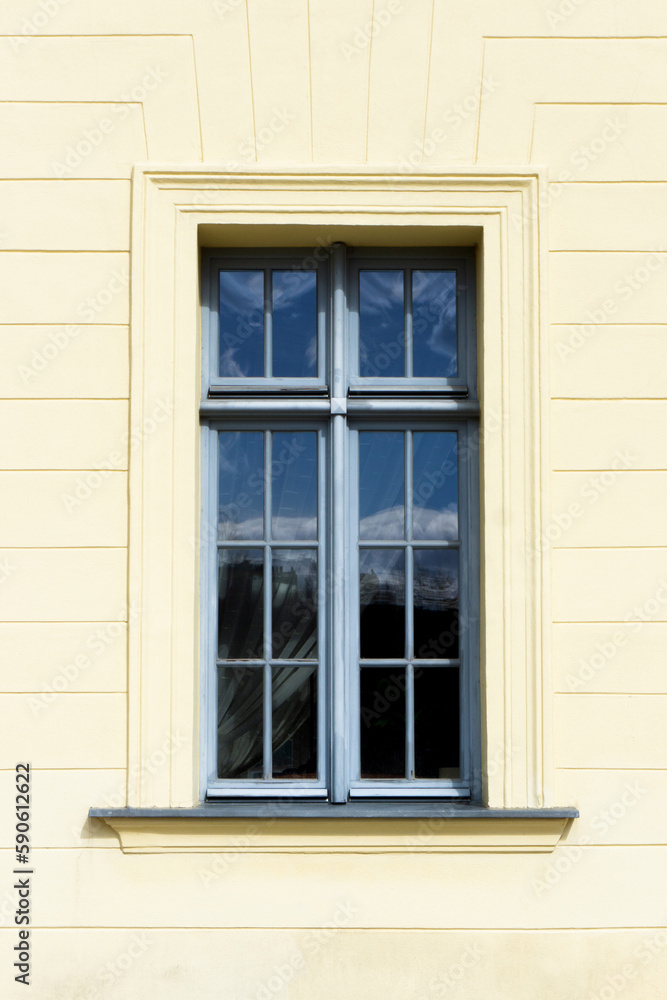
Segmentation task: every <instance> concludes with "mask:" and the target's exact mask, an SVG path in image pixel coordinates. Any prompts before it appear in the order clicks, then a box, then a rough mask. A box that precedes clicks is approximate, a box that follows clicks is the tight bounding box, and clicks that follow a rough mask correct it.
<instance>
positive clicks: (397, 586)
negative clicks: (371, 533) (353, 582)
mask: <svg viewBox="0 0 667 1000" xmlns="http://www.w3.org/2000/svg"><path fill="white" fill-rule="evenodd" d="M359 603H360V619H361V621H360V638H361V656H362V659H373V658H378V659H380V658H381V659H398V658H402V657H404V656H405V555H404V553H403V550H402V549H362V550H361V552H360V553H359Z"/></svg>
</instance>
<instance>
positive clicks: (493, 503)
mask: <svg viewBox="0 0 667 1000" xmlns="http://www.w3.org/2000/svg"><path fill="white" fill-rule="evenodd" d="M545 183H546V182H545V178H544V176H543V172H542V171H541V170H540V169H536V168H533V167H531V168H529V169H525V170H524V169H521V168H517V169H511V170H510V169H503V168H499V169H497V170H489V169H484V170H475V169H469V170H462V171H460V172H458V171H454V172H443V173H438V172H433V171H429V170H423V171H421V170H419V171H415V172H414V173H413V174H410V175H401V174H398V173H395V172H392V171H377V170H370V169H369V170H368V171H366V170H363V169H358V168H356V169H340V170H339V169H336V171H335V173H334V172H327V171H326V170H323V169H319V168H313V169H303V170H300V171H297V170H292V169H286V170H266V171H263V170H259V169H258V170H254V171H253V172H252V173H241V172H239V173H229V172H224V171H216V170H211V169H208V168H205V167H193V168H182V167H177V168H174V167H173V166H169V165H168V166H164V167H156V166H154V165H151V166H147V167H137V168H135V171H134V180H133V230H132V315H131V361H132V381H131V411H130V412H131V429H132V434H133V443H134V444H135V447H134V448H133V453H132V461H131V465H130V540H129V598H130V606H131V607H132V608H134V609H135V610H136V615H135V620H134V621H133V622H131V623H130V626H129V648H128V655H129V690H128V702H129V704H128V807H129V811H131V812H133V813H134V811H135V809H136V808H140V809H142V811H143V809H155V808H158V809H164V808H167V809H174V810H179V809H183V808H194V807H196V806H197V805H198V802H199V797H200V796H199V774H200V760H199V752H200V751H199V748H200V740H199V720H198V715H199V636H198V627H199V608H198V591H199V553H198V541H197V540H198V538H199V497H198V496H197V490H196V486H195V485H194V484H198V483H199V482H200V469H199V458H198V456H199V433H200V431H199V399H200V372H199V365H200V332H199V322H198V316H199V312H200V301H199V282H200V273H199V246H200V245H207V246H224V245H230V246H231V245H240V241H241V242H245V244H246V245H256V246H269V245H273V246H284V245H288V244H289V243H290V242H292V241H293V243H294V245H303V244H304V243H309V242H310V243H311V245H317V243H316V239H317V237H318V235H319V236H320V238H321V241H322V239H323V240H324V242H329V241H330V240H331V239H345V235H344V234H345V233H346V232H347V233H349V232H350V231H351V229H353V230H354V232H355V233H356V234H357V235H358V237H359V238H360V239H361V240H364V241H365V242H366V243H367V244H369V245H381V244H382V243H386V244H387V245H417V244H419V243H420V242H421V243H424V245H426V241H427V239H428V240H431V241H432V245H434V244H437V245H451V246H460V245H477V246H478V248H479V249H478V262H477V273H478V288H479V292H478V339H479V348H478V359H479V367H480V370H479V386H480V401H481V411H482V417H481V421H482V424H481V427H482V433H481V442H482V443H481V449H482V455H481V527H482V546H481V547H482V566H481V575H482V592H481V603H482V664H481V685H482V754H483V765H482V770H483V775H482V778H483V801H484V803H485V805H486V806H487V807H488V808H496V809H511V808H519V809H530V810H540V812H541V810H542V808H543V807H545V806H552V805H553V800H552V794H553V793H552V776H553V758H552V749H551V680H550V665H549V648H548V623H549V621H550V617H549V585H548V579H549V566H548V563H547V560H548V553H545V552H544V551H543V550H542V548H541V546H539V544H538V543H537V542H536V539H539V538H540V537H541V525H542V523H543V522H544V519H545V518H544V508H545V505H546V502H547V495H548V491H547V485H548V484H547V479H546V476H547V470H548V461H547V441H546V420H545V408H546V405H547V379H546V356H547V352H546V349H545V345H546V337H545V331H546V324H545V294H544V287H543V285H542V282H543V275H544V273H545V268H544V266H543V261H544V247H543V243H542V236H541V232H540V225H539V212H538V204H539V192H540V189H541V188H542V187H543V186H544V185H545ZM304 234H311V235H312V241H309V239H308V238H306V236H305V235H304ZM330 234H331V235H330ZM348 239H349V237H348ZM360 239H357V240H356V242H357V243H359V242H360ZM165 407H167V408H168V409H169V411H170V413H171V420H170V421H164V420H163V422H161V423H158V419H157V416H156V414H157V412H158V411H159V413H160V414H161V415H162V414H163V412H164V408H165ZM230 407H231V408H232V409H233V400H230ZM169 740H171V743H170V750H169V752H168V753H165V752H162V753H161V757H162V758H166V759H165V760H164V761H162V762H161V763H160V764H159V765H157V764H156V763H155V761H156V759H157V756H158V754H159V752H160V748H161V747H163V746H164V745H165V741H169ZM463 808H465V807H463ZM129 811H128V812H125V813H124V814H125V815H126V816H127V815H129ZM111 812H112V811H110V810H94V811H93V813H92V815H97V816H100V817H101V816H102V813H105V814H110V813H111ZM557 813H558V815H559V816H560V817H561V819H562V821H563V822H564V821H565V819H566V818H567V817H571V816H573V815H575V814H576V810H571V809H569V810H568V809H566V810H557ZM549 814H550V816H551V818H552V819H553V818H554V813H553V811H552V810H549ZM534 815H536V816H537V813H535V814H534ZM542 815H544V813H542ZM105 818H109V817H107V816H105ZM193 818H194V817H193ZM508 818H509V817H508ZM143 822H144V823H145V822H146V820H145V819H144V820H143ZM559 822H561V821H560V820H559Z"/></svg>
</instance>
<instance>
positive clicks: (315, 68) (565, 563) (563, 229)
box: [0, 0, 667, 1000]
mask: <svg viewBox="0 0 667 1000" xmlns="http://www.w3.org/2000/svg"><path fill="white" fill-rule="evenodd" d="M372 16H373V17H375V19H376V27H375V29H374V30H373V31H370V30H369V28H368V25H369V22H370V19H371V17H372ZM0 35H1V36H2V37H0V52H1V53H2V55H1V57H0V132H1V133H2V135H3V141H2V143H1V144H0V358H1V361H2V363H1V364H0V470H1V471H0V644H1V646H2V651H3V655H2V664H3V668H2V672H1V674H0V685H1V687H2V694H0V711H1V713H2V714H1V718H2V725H1V726H0V753H1V754H2V759H1V761H0V768H1V769H2V770H0V831H1V834H2V836H1V841H0V847H2V849H1V850H0V860H1V861H2V865H1V866H0V900H1V901H0V981H2V983H3V986H2V989H1V991H0V992H2V995H3V996H12V997H13V996H15V995H16V996H22V995H23V994H22V992H21V991H22V989H23V987H22V986H21V984H14V983H13V982H12V980H13V975H14V972H13V970H12V962H13V961H14V960H15V959H14V953H13V951H12V949H13V947H14V945H15V944H16V942H17V928H16V927H15V926H14V923H13V920H14V916H13V914H14V910H15V905H16V890H15V889H13V888H12V886H13V878H14V877H13V875H12V870H13V867H14V865H15V861H14V851H13V849H12V847H13V842H14V821H15V816H14V808H13V804H14V795H15V788H14V766H15V764H16V762H17V761H19V760H26V759H27V760H30V761H31V764H32V767H33V768H34V770H35V774H34V782H33V811H34V815H33V822H34V827H33V835H32V836H33V847H34V867H35V874H34V876H33V880H34V885H33V896H32V901H33V918H34V923H33V928H34V930H33V934H32V937H31V948H32V950H33V951H34V957H33V968H32V983H33V985H32V994H31V996H32V997H33V998H35V1000H42V998H43V1000H60V998H63V1000H64V998H67V1000H84V998H85V1000H98V998H99V1000H104V998H106V997H113V998H114V1000H125V998H127V1000H139V998H144V997H156V998H158V997H159V998H160V1000H194V998H199V997H202V998H213V997H216V998H217V997H221V998H224V1000H255V998H260V1000H268V998H273V997H277V998H279V1000H283V998H285V1000H287V998H289V1000H315V998H317V1000H328V998H331V1000H334V998H336V1000H338V998H339V997H343V996H344V997H346V998H349V1000H353V998H357V997H359V998H361V997H373V998H375V997H377V998H382V1000H385V998H392V1000H393V998H396V1000H405V998H412V997H414V998H415V1000H418V998H436V997H440V996H448V997H449V996H452V997H458V998H461V1000H478V998H480V997H483V998H484V1000H510V998H511V1000H538V998H542V997H544V998H548V1000H572V998H582V1000H592V998H593V997H595V998H599V1000H611V998H613V997H615V996H616V995H619V994H621V993H622V995H623V997H624V1000H645V998H650V997H656V998H658V997H661V996H665V986H664V983H665V981H666V980H667V934H666V933H665V932H663V931H662V930H661V927H662V925H663V923H664V919H665V900H666V899H667V877H666V876H667V866H666V850H665V847H664V846H663V843H664V841H665V835H666V832H667V806H666V804H665V803H666V802H667V772H666V770H665V769H666V768H667V750H666V749H665V740H664V714H663V704H664V703H663V701H662V697H661V696H664V695H665V694H667V680H666V678H667V671H665V669H664V663H665V643H666V642H667V559H666V558H665V552H666V551H667V517H666V516H665V510H666V506H667V445H666V443H665V442H666V441H667V435H666V434H665V426H667V404H666V403H665V401H664V399H661V396H664V395H665V378H666V373H667V326H665V323H666V321H667V291H666V290H667V282H666V281H665V275H667V247H666V246H665V242H666V240H667V236H666V235H665V234H666V233H667V182H665V156H666V153H667V146H666V140H665V135H666V131H665V125H666V124H667V77H666V76H665V68H664V67H665V62H666V58H667V37H662V36H663V35H664V36H667V8H663V7H660V6H659V5H656V4H655V3H653V2H650V0H617V2H615V3H613V4H611V3H609V2H603V0H513V2H512V3H510V4H500V3H497V2H496V0H483V2H479V3H474V4H472V3H470V4H461V3H459V4H454V3H453V2H451V0H374V2H373V0H247V2H246V0H190V2H188V3H184V2H182V0H179V2H176V0H159V2H158V0H134V2H130V0H116V2H115V3H101V2H99V0H6V2H5V3H4V4H3V7H2V10H1V11H0ZM139 163H141V164H148V165H149V166H152V165H158V164H160V165H162V164H169V165H170V167H171V168H172V169H173V170H174V171H178V170H183V171H186V170H187V169H188V168H192V167H195V166H197V165H202V164H204V165H207V166H210V167H211V168H215V169H216V170H218V171H221V170H222V171H224V170H225V169H230V170H232V171H235V172H239V171H240V172H242V171H244V170H252V169H253V168H255V167H257V166H258V165H259V166H260V167H262V168H266V169H267V170H268V169H270V168H294V169H295V170H299V169H301V168H313V167H321V168H322V169H323V171H324V172H328V173H333V174H335V173H336V169H337V168H343V167H358V168H362V169H366V168H377V169H378V170H389V171H393V172H394V173H395V174H397V175H401V176H407V177H409V176H411V175H412V174H414V175H415V176H417V175H419V172H420V171H422V172H423V171H424V170H426V169H430V170H434V171H442V173H443V174H447V173H448V172H452V171H454V172H455V171H459V172H461V173H465V172H466V171H469V172H470V173H471V174H472V173H475V172H476V173H477V174H479V173H483V172H484V169H485V168H489V169H491V168H493V171H495V172H496V173H503V172H506V173H507V174H514V173H516V172H521V171H524V172H528V173H529V172H530V168H531V166H534V167H535V168H544V171H546V173H545V172H542V173H541V174H540V176H541V177H542V178H543V179H544V178H545V177H546V179H547V183H546V184H544V183H543V182H541V186H540V195H539V212H538V227H539V233H540V238H541V240H542V246H543V250H544V253H543V254H542V255H541V256H540V258H539V261H538V263H537V265H536V266H537V268H538V270H539V272H540V273H539V274H538V275H537V278H536V280H538V282H539V283H540V284H539V287H540V288H541V308H542V310H543V311H545V315H546V317H547V319H548V320H549V322H550V327H549V329H548V336H549V338H550V339H549V349H550V357H549V359H548V360H549V363H548V366H547V365H546V363H545V364H544V365H543V367H542V368H541V369H540V381H541V385H540V387H539V388H540V391H541V393H542V394H543V396H544V397H545V399H547V398H548V397H549V396H550V398H551V402H550V404H549V403H547V406H546V409H545V411H544V415H545V417H546V423H545V426H544V427H543V431H544V435H543V436H544V438H545V441H544V444H543V446H542V450H541V455H540V457H541V460H542V462H543V464H544V468H545V470H546V475H545V476H544V479H543V483H544V491H545V496H544V499H545V503H546V507H545V516H544V519H543V523H542V524H541V525H540V526H539V527H540V531H539V533H538V534H539V536H540V537H539V538H537V539H535V547H536V549H537V550H538V551H539V553H540V555H542V554H543V555H544V556H545V559H546V563H545V565H546V566H547V568H548V569H549V571H550V588H548V590H547V593H546V598H545V605H544V607H545V608H546V609H547V610H546V612H545V613H544V618H543V621H542V625H543V629H544V632H545V635H546V647H547V648H546V656H545V662H547V661H549V662H550V663H551V672H550V675H549V674H545V676H547V677H548V678H549V682H548V683H549V690H548V692H547V693H548V696H549V697H548V700H547V704H548V705H549V706H550V712H551V710H552V711H553V721H552V719H551V717H549V719H547V720H546V729H547V730H548V731H549V732H551V731H552V750H551V751H550V754H549V757H548V764H547V767H548V768H550V772H551V773H550V774H548V775H547V776H546V779H545V783H546V784H547V785H550V786H551V791H550V792H549V802H550V804H557V805H575V806H577V807H578V808H579V810H580V813H581V817H580V819H579V820H577V821H575V822H574V823H573V824H572V825H571V826H570V827H569V828H568V830H567V831H566V833H565V835H564V837H563V839H562V840H561V841H560V843H559V845H558V846H557V847H556V848H555V850H554V851H553V852H552V853H535V852H532V851H529V850H525V851H522V850H514V851H512V852H507V853H504V852H498V851H489V852H485V851H480V852H472V851H463V852H458V851H457V852H454V853H448V852H442V853H441V852H435V853H431V852H429V851H421V852H420V851H415V850H407V849H400V847H394V849H392V850H389V851H388V852H387V853H362V852H361V851H359V852H357V851H354V850H352V851H344V850H341V851H340V852H339V853H319V852H318V851H317V850H310V851H309V850H308V849H307V845H306V848H305V849H303V848H302V849H299V848H297V849H295V850H293V851H291V852H277V853H272V852H269V851H265V852H263V851H261V850H259V851H257V850H247V849H246V848H247V845H248V841H247V833H246V834H244V833H243V832H240V833H238V837H239V841H238V843H237V844H236V845H234V844H232V846H231V847H229V846H228V847H227V848H226V849H225V851H224V852H215V851H214V852H213V853H197V852H191V853H187V852H186V853H176V852H174V851H170V850H169V849H167V850H165V851H162V852H161V853H150V854H132V853H124V852H123V851H121V849H120V846H119V841H118V839H117V837H116V834H115V833H114V832H113V831H112V830H111V829H110V828H109V827H108V826H106V825H105V824H103V823H101V822H99V821H90V820H88V819H87V813H88V809H89V807H90V806H93V805H96V806H105V805H106V806H119V805H122V804H124V802H125V796H126V786H127V760H128V758H127V753H128V743H127V739H126V731H127V722H128V710H129V712H130V729H129V731H130V733H132V732H133V731H134V730H133V728H132V727H133V722H132V712H134V711H135V710H136V704H135V703H134V702H133V700H132V698H134V695H132V698H131V699H130V703H129V704H128V698H127V692H128V688H127V676H128V675H127V670H128V662H127V653H126V650H127V620H128V610H127V608H128V594H127V555H128V551H127V541H128V517H129V515H128V472H127V470H128V451H129V450H131V449H128V437H129V436H130V435H131V433H132V430H133V427H132V426H131V424H130V421H129V415H128V400H129V398H130V364H129V360H128V359H129V322H130V315H131V313H130V306H131V302H130V268H132V274H136V273H137V267H139V268H140V267H141V263H140V261H139V262H138V261H137V260H136V259H135V260H134V261H130V253H129V251H130V224H131V175H132V169H133V166H134V165H135V164H139ZM325 168H328V170H326V171H325ZM135 193H136V189H135ZM213 200H214V199H213ZM360 207H361V208H363V202H361V204H360ZM135 208H136V206H135ZM259 221H261V220H259ZM305 221H307V220H305ZM532 221H535V220H532ZM368 224H370V223H368ZM511 225H512V222H511V218H510V220H509V226H510V228H511ZM137 232H138V230H136V229H135V235H136V233H137ZM543 272H546V273H543ZM135 291H136V289H135ZM135 307H136V303H135ZM133 315H134V316H135V317H136V311H135V312H134V313H133ZM196 319H197V317H196V315H193V317H192V323H193V325H194V324H196ZM140 335H141V331H140V330H137V329H135V330H134V331H133V338H134V341H133V342H134V343H135V344H136V338H137V337H138V336H140ZM545 361H546V359H545ZM133 364H134V361H133ZM133 374H135V375H136V367H133ZM519 419H520V418H519ZM134 429H135V430H136V428H134ZM547 439H548V442H549V443H548V444H547ZM159 448H160V445H159V444H156V453H159ZM96 470H98V471H97V472H96ZM91 476H92V479H91V478H90V477H91ZM514 488H515V489H517V490H518V491H519V492H521V489H522V486H521V484H516V483H515V484H514ZM663 581H665V582H664V583H663ZM137 613H139V612H137ZM130 626H131V629H134V630H135V631H136V630H137V629H139V630H140V629H141V622H138V621H134V622H131V623H130ZM164 638H165V637H164V636H163V639H164ZM167 638H169V637H168V636H167ZM77 658H78V659H77ZM541 667H542V665H541V664H536V665H535V669H536V671H540V670H541ZM517 711H519V709H518V708H517ZM135 728H136V727H135ZM191 735H192V734H189V736H190V737H191ZM159 736H160V738H159V739H156V740H154V741H153V743H152V744H151V746H150V747H148V749H146V747H144V749H143V751H142V753H143V760H144V766H147V767H148V768H149V769H150V768H153V769H154V770H155V771H156V772H157V774H156V775H153V773H152V772H151V773H150V775H149V778H148V783H149V784H150V783H151V781H153V779H154V781H153V783H154V784H155V786H156V787H158V786H159V784H160V781H161V780H162V779H161V776H160V773H159V772H160V769H161V768H163V767H165V766H166V763H165V761H166V760H169V759H170V757H173V755H174V754H177V753H178V749H179V747H180V742H179V740H180V739H181V737H180V736H179V734H178V732H176V733H175V734H174V733H171V734H170V732H169V731H168V730H161V731H160V734H159ZM170 738H171V743H170V742H169V740H170ZM163 744H164V747H165V749H161V747H162V745H163ZM130 753H131V754H132V746H131V745H130ZM151 754H154V755H155V756H153V757H151ZM511 754H512V746H511V745H508V746H505V747H503V746H500V748H498V747H497V746H496V747H495V748H493V747H490V748H489V758H490V760H489V761H488V762H487V767H489V768H490V769H493V768H498V767H501V766H503V760H504V757H505V756H510V757H511ZM151 760H152V763H151ZM146 761H148V764H146ZM164 773H166V772H164V771H163V775H164ZM130 777H131V778H132V777H133V776H132V775H130ZM426 840H427V841H428V838H426ZM406 846H407V845H406ZM422 846H424V845H423V844H422ZM425 846H427V847H428V846H429V844H428V842H427V843H426V845H425ZM327 925H328V926H327ZM318 928H319V930H318Z"/></svg>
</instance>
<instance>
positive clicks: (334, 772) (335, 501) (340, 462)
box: [330, 244, 349, 802]
mask: <svg viewBox="0 0 667 1000" xmlns="http://www.w3.org/2000/svg"><path fill="white" fill-rule="evenodd" d="M345 267H346V258H345V246H344V245H343V244H334V246H333V248H332V268H331V270H332V279H333V290H332V291H333V295H332V357H331V360H332V378H331V383H332V397H333V398H338V399H341V398H344V397H345V394H346V385H345V312H346V290H345ZM331 424H332V428H331V430H332V434H331V437H332V442H331V445H332V461H331V470H332V479H331V534H332V538H333V542H332V546H331V562H332V565H331V568H330V579H331V582H332V588H331V589H332V594H331V612H332V621H333V622H335V628H333V629H332V630H331V670H332V677H331V692H332V699H333V711H332V720H331V721H332V744H333V746H332V754H331V801H332V802H346V801H347V794H348V774H347V743H348V740H347V736H348V728H347V727H348V718H347V677H346V671H347V667H348V664H347V643H348V634H349V633H348V628H347V626H346V622H347V610H348V609H347V600H346V593H347V588H346V585H345V577H346V572H347V567H348V563H349V558H348V557H349V546H348V543H347V524H346V516H347V509H348V498H347V493H346V481H347V475H346V437H347V434H346V431H347V421H346V417H345V415H344V414H335V415H334V416H332V418H331Z"/></svg>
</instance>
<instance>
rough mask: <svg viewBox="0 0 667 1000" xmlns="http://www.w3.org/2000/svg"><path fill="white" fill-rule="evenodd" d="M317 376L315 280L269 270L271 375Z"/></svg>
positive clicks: (305, 275)
mask: <svg viewBox="0 0 667 1000" xmlns="http://www.w3.org/2000/svg"><path fill="white" fill-rule="evenodd" d="M316 373H317V278H316V276H315V275H314V274H313V272H312V271H273V375H274V376H275V377H276V378H290V377H291V378H307V377H311V378H312V377H314V376H315V375H316Z"/></svg>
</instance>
